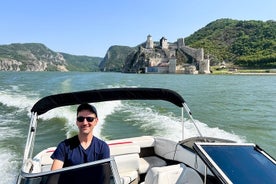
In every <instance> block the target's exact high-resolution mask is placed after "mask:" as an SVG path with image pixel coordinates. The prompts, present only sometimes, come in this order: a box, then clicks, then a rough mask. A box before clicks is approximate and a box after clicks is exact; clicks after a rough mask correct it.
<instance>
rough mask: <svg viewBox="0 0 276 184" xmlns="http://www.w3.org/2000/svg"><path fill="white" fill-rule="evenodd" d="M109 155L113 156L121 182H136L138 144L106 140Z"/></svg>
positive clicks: (124, 183) (126, 183) (127, 183)
mask: <svg viewBox="0 0 276 184" xmlns="http://www.w3.org/2000/svg"><path fill="white" fill-rule="evenodd" d="M108 145H109V148H110V155H111V156H114V160H115V162H116V165H117V169H118V172H119V175H120V178H121V183H122V184H129V183H135V181H137V183H138V168H139V153H140V146H139V145H138V144H135V143H133V142H131V141H123V140H117V141H112V142H108Z"/></svg>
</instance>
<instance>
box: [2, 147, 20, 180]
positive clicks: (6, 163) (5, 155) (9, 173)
mask: <svg viewBox="0 0 276 184" xmlns="http://www.w3.org/2000/svg"><path fill="white" fill-rule="evenodd" d="M15 157H16V155H15V154H14V153H13V152H11V151H10V150H8V149H2V148H1V149H0V160H1V162H0V167H1V172H0V178H1V179H0V183H3V184H10V183H15V182H16V175H17V174H18V170H17V169H18V166H19V165H20V164H21V163H20V162H19V161H15V160H14V158H15Z"/></svg>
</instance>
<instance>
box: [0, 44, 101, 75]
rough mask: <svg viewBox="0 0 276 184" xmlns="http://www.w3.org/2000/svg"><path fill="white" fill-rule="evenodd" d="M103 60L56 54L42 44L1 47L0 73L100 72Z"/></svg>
mask: <svg viewBox="0 0 276 184" xmlns="http://www.w3.org/2000/svg"><path fill="white" fill-rule="evenodd" d="M101 60H102V58H99V57H89V56H74V55H70V54H66V53H60V52H54V51H52V50H50V49H49V48H47V47H46V46H45V45H43V44H40V43H25V44H19V43H14V44H10V45H0V71H1V70H4V71H99V67H98V65H99V63H100V61H101Z"/></svg>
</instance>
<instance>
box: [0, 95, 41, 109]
mask: <svg viewBox="0 0 276 184" xmlns="http://www.w3.org/2000/svg"><path fill="white" fill-rule="evenodd" d="M35 102H36V99H30V98H27V97H26V96H25V95H21V94H12V93H9V92H0V103H2V104H4V105H6V106H9V107H17V108H18V109H19V110H25V109H27V110H30V109H31V107H32V106H33V104H34V103H35Z"/></svg>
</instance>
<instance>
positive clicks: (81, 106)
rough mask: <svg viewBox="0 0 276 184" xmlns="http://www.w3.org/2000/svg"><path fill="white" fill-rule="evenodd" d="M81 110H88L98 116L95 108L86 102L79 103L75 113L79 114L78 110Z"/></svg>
mask: <svg viewBox="0 0 276 184" xmlns="http://www.w3.org/2000/svg"><path fill="white" fill-rule="evenodd" d="M83 110H88V111H90V112H92V113H94V114H95V115H96V117H98V114H97V109H96V108H95V107H94V106H93V105H90V104H88V103H85V104H81V105H79V107H78V109H77V115H78V114H79V112H80V111H83Z"/></svg>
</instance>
